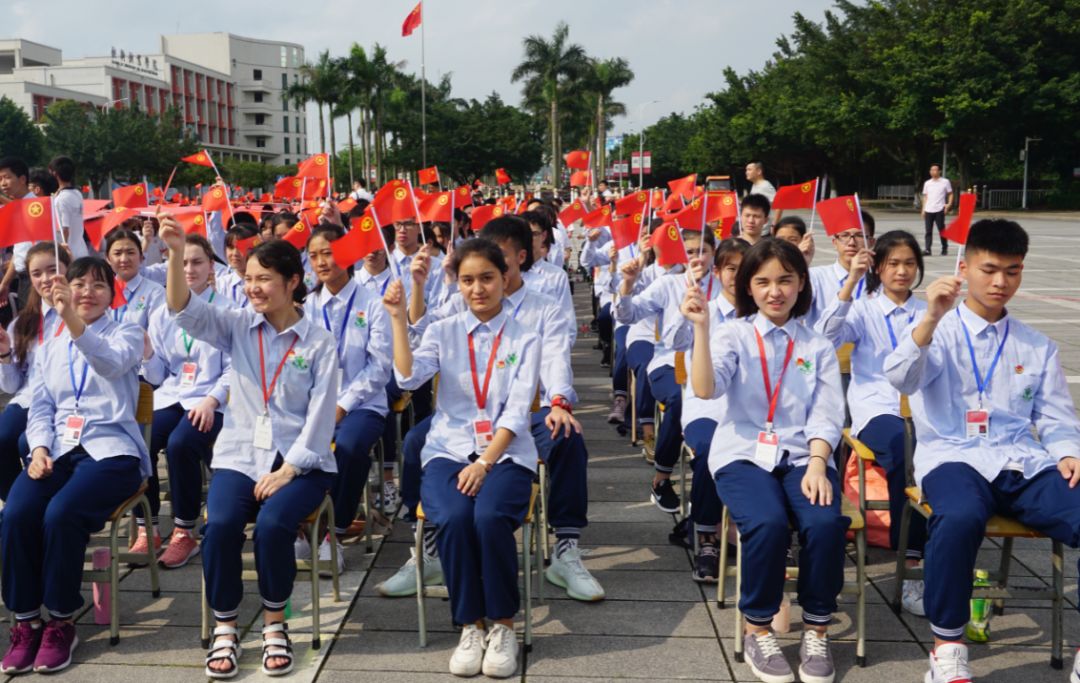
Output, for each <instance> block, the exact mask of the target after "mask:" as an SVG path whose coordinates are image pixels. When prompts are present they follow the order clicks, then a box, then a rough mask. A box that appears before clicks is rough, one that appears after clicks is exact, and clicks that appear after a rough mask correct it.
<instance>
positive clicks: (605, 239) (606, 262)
mask: <svg viewBox="0 0 1080 683" xmlns="http://www.w3.org/2000/svg"><path fill="white" fill-rule="evenodd" d="M589 232H591V230H586V234H588V233H589ZM609 242H611V232H610V231H609V230H608V229H607V228H600V237H598V238H597V239H596V240H590V239H588V237H586V238H585V241H584V242H583V243H582V245H581V253H580V254H579V255H578V262H579V263H580V264H581V265H582V266H584V267H585V268H588V269H590V270H591V269H593V268H596V269H598V270H597V271H596V273H595V275H594V276H593V294H595V295H596V296H597V298H599V299H600V306H601V307H602V306H604V305H605V304H609V303H611V292H610V291H609V287H608V286H609V285H610V283H611V271H610V270H609V268H608V266H610V265H611V257H610V256H608V243H609Z"/></svg>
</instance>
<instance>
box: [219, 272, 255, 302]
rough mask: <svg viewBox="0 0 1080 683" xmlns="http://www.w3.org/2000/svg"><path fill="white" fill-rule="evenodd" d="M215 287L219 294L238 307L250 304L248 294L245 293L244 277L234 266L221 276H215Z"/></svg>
mask: <svg viewBox="0 0 1080 683" xmlns="http://www.w3.org/2000/svg"><path fill="white" fill-rule="evenodd" d="M214 287H215V288H216V289H217V292H218V295H219V296H222V297H224V298H226V299H228V300H229V301H230V302H232V304H233V305H234V306H236V307H238V308H243V307H245V306H247V305H248V303H249V302H248V298H247V294H245V293H244V278H243V276H242V275H240V273H238V272H236V271H235V270H233V269H232V268H228V269H227V270H226V272H225V273H223V274H222V275H221V276H220V277H215V278H214Z"/></svg>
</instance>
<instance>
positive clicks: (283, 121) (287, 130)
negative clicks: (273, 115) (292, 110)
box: [281, 116, 289, 133]
mask: <svg viewBox="0 0 1080 683" xmlns="http://www.w3.org/2000/svg"><path fill="white" fill-rule="evenodd" d="M281 122H282V123H283V124H285V127H284V128H283V129H282V130H284V131H285V132H286V133H288V132H289V117H288V116H282V117H281Z"/></svg>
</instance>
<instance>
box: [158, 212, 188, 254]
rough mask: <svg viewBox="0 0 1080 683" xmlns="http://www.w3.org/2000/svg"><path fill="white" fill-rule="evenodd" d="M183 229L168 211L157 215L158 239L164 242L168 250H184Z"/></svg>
mask: <svg viewBox="0 0 1080 683" xmlns="http://www.w3.org/2000/svg"><path fill="white" fill-rule="evenodd" d="M184 238H185V235H184V229H183V228H182V227H180V224H179V223H177V222H176V219H175V218H173V216H172V214H170V213H163V214H161V215H160V216H158V239H160V240H161V241H162V242H164V243H165V246H167V247H168V248H169V250H170V251H179V252H180V253H183V252H184Z"/></svg>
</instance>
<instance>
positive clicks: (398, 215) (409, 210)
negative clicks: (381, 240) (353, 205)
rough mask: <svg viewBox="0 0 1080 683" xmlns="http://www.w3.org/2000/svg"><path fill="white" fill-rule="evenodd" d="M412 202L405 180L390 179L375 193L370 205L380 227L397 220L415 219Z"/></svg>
mask: <svg viewBox="0 0 1080 683" xmlns="http://www.w3.org/2000/svg"><path fill="white" fill-rule="evenodd" d="M413 202H414V199H413V196H412V192H410V191H409V188H408V186H406V184H405V182H404V181H402V180H391V181H390V182H389V183H387V184H386V185H383V186H382V188H380V189H379V191H378V192H376V193H375V198H374V199H373V200H372V201H371V205H372V206H373V207H375V212H374V216H376V217H377V218H378V221H379V226H380V227H382V226H383V225H389V224H391V223H395V222H398V221H415V220H416V205H415V204H414V203H413Z"/></svg>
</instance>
